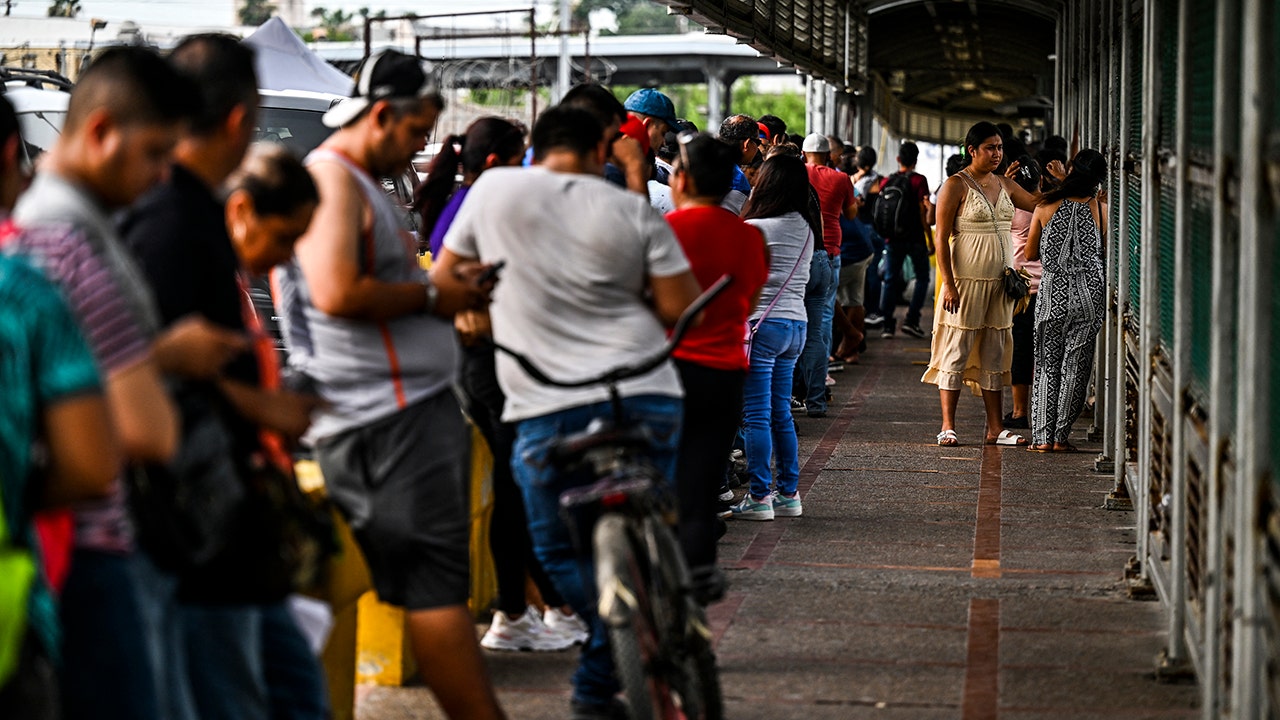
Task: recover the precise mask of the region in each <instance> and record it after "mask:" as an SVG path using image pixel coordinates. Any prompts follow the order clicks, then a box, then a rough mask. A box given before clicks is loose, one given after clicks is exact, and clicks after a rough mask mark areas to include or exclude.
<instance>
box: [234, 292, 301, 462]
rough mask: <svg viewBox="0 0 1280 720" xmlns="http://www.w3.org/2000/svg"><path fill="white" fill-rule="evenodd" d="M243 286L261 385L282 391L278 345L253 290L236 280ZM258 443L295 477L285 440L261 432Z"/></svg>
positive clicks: (242, 305) (243, 303)
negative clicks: (265, 325) (265, 326)
mask: <svg viewBox="0 0 1280 720" xmlns="http://www.w3.org/2000/svg"><path fill="white" fill-rule="evenodd" d="M236 282H237V283H239V285H240V310H241V314H242V315H243V316H244V326H245V328H247V329H248V330H249V339H250V340H251V342H252V344H253V355H254V357H255V358H256V359H257V361H258V384H259V385H261V386H262V388H263V389H264V390H278V389H279V388H280V364H279V361H278V360H277V359H276V348H275V343H273V342H272V341H271V337H270V336H269V335H267V333H266V331H264V330H263V329H262V321H261V320H260V319H258V311H257V310H256V309H255V308H254V307H253V298H251V297H250V296H249V287H248V284H247V283H245V281H244V278H243V277H241V276H236ZM258 441H259V442H260V443H262V452H263V453H264V454H265V455H266V457H267V459H268V460H270V461H271V464H273V465H275V466H276V467H278V468H280V470H282V471H283V472H284V473H285V474H286V475H288V476H289V477H293V455H292V454H290V452H289V448H288V447H287V446H286V445H285V442H284V438H283V437H281V436H280V435H279V434H278V433H275V432H272V431H270V430H265V429H260V430H259V431H258Z"/></svg>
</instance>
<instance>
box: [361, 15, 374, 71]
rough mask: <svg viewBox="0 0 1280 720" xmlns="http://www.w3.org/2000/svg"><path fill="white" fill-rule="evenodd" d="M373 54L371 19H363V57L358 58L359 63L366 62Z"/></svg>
mask: <svg viewBox="0 0 1280 720" xmlns="http://www.w3.org/2000/svg"><path fill="white" fill-rule="evenodd" d="M372 54H373V18H371V17H365V19H364V55H361V56H360V59H361V61H364V60H368V59H369V56H370V55H372Z"/></svg>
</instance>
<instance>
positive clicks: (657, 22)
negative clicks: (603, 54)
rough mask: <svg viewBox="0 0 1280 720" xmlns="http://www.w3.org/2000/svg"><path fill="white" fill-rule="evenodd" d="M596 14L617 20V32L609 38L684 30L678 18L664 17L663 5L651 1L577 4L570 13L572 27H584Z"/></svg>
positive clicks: (610, 0) (591, 0) (593, 0)
mask: <svg viewBox="0 0 1280 720" xmlns="http://www.w3.org/2000/svg"><path fill="white" fill-rule="evenodd" d="M597 10H609V11H610V12H612V13H613V15H614V17H615V18H617V23H618V29H617V30H614V31H607V32H604V33H602V34H608V35H667V34H673V33H678V32H682V31H684V30H685V28H684V27H682V25H681V17H680V16H678V15H669V14H667V8H666V6H665V5H661V4H659V3H656V2H654V1H653V0H579V2H578V4H577V6H575V7H574V9H573V22H574V24H581V25H585V24H586V23H587V22H588V16H590V15H591V13H593V12H595V11H597Z"/></svg>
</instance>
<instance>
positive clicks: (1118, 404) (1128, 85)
mask: <svg viewBox="0 0 1280 720" xmlns="http://www.w3.org/2000/svg"><path fill="white" fill-rule="evenodd" d="M1117 2H1118V3H1119V5H1120V12H1119V15H1120V60H1119V62H1120V98H1121V99H1120V119H1121V121H1120V147H1119V153H1118V155H1117V158H1118V159H1119V160H1120V162H1121V168H1120V171H1121V182H1120V192H1119V193H1118V195H1119V197H1117V198H1116V200H1115V201H1116V202H1118V203H1120V213H1119V221H1118V222H1117V223H1116V225H1117V227H1116V229H1115V232H1116V233H1118V235H1117V238H1116V240H1117V242H1116V250H1117V252H1116V258H1115V263H1116V317H1115V323H1114V325H1115V334H1116V340H1115V345H1116V352H1115V356H1114V357H1113V358H1112V360H1113V361H1114V369H1113V370H1112V373H1111V376H1112V377H1113V378H1115V383H1114V387H1112V388H1111V390H1112V393H1113V395H1112V397H1113V402H1112V405H1114V406H1115V409H1116V411H1115V430H1114V433H1115V435H1114V437H1113V438H1112V439H1113V441H1114V443H1115V444H1114V445H1113V446H1112V458H1114V460H1115V466H1116V467H1115V488H1114V489H1113V490H1112V491H1111V494H1112V495H1113V496H1114V497H1115V499H1116V500H1117V501H1119V500H1120V499H1122V498H1129V501H1130V502H1131V503H1132V505H1133V509H1134V510H1135V511H1136V513H1137V520H1138V527H1139V528H1142V527H1143V525H1142V522H1143V510H1142V507H1143V505H1142V504H1141V503H1139V502H1138V501H1139V500H1140V499H1141V496H1140V495H1138V493H1137V492H1135V493H1134V494H1133V496H1132V497H1131V496H1130V493H1129V488H1128V486H1127V485H1126V484H1125V472H1126V466H1127V464H1128V461H1129V445H1128V437H1127V432H1126V431H1127V428H1128V418H1129V406H1128V393H1127V385H1128V380H1127V377H1126V367H1125V366H1126V364H1127V358H1128V354H1129V346H1128V342H1127V341H1126V339H1125V314H1126V312H1127V308H1128V305H1129V248H1128V238H1129V225H1130V224H1131V223H1133V222H1136V219H1135V218H1131V217H1129V192H1130V191H1129V172H1127V171H1126V170H1125V169H1124V166H1125V165H1127V164H1128V163H1129V162H1130V160H1129V147H1130V143H1132V142H1133V137H1132V135H1133V131H1132V129H1131V128H1130V125H1131V123H1130V122H1129V117H1130V115H1132V114H1133V88H1132V85H1133V83H1134V82H1135V78H1134V76H1135V74H1136V70H1135V68H1134V67H1133V62H1132V60H1131V55H1132V53H1131V48H1132V45H1133V43H1134V42H1136V41H1137V38H1135V37H1133V35H1134V33H1133V31H1132V28H1130V27H1129V25H1130V23H1129V15H1130V12H1129V11H1130V6H1131V5H1132V3H1133V0H1117ZM1134 459H1135V460H1136V459H1137V458H1134ZM1134 490H1135V491H1136V490H1137V488H1134ZM1122 506H1123V503H1122V502H1117V504H1116V505H1115V507H1122ZM1137 535H1138V540H1137V547H1136V549H1137V550H1139V551H1140V550H1141V548H1142V533H1141V532H1139V533H1138V534H1137ZM1138 563H1139V565H1141V564H1142V563H1143V557H1142V555H1141V554H1139V555H1138Z"/></svg>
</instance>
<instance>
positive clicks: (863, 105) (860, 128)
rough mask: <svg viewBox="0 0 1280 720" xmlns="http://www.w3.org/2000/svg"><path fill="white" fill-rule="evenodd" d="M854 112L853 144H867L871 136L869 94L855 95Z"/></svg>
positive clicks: (869, 142) (871, 138) (870, 140)
mask: <svg viewBox="0 0 1280 720" xmlns="http://www.w3.org/2000/svg"><path fill="white" fill-rule="evenodd" d="M853 107H854V112H855V113H856V114H855V115H854V118H853V138H854V139H853V140H852V141H851V142H853V144H854V145H869V144H871V142H872V140H873V137H872V135H871V119H872V105H871V96H870V95H867V94H866V93H863V94H861V95H855V96H854V98H853Z"/></svg>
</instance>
